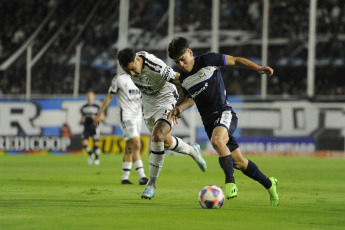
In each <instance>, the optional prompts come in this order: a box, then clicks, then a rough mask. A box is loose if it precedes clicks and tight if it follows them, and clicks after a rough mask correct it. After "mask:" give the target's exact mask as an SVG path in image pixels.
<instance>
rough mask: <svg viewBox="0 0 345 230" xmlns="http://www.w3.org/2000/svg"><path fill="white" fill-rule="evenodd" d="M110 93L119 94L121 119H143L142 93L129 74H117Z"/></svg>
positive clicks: (118, 101)
mask: <svg viewBox="0 0 345 230" xmlns="http://www.w3.org/2000/svg"><path fill="white" fill-rule="evenodd" d="M108 93H113V94H115V93H116V94H117V103H118V106H119V108H120V114H121V121H123V120H131V119H137V118H138V119H140V120H141V119H142V118H141V116H142V112H141V107H142V105H141V93H140V90H139V89H138V88H137V87H136V86H135V85H134V83H133V81H132V80H131V77H130V76H129V75H128V74H120V75H118V76H115V77H114V78H113V81H112V82H111V86H110V87H109V91H108Z"/></svg>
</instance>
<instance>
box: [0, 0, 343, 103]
mask: <svg viewBox="0 0 345 230" xmlns="http://www.w3.org/2000/svg"><path fill="white" fill-rule="evenodd" d="M175 2H176V5H175V33H176V34H181V33H182V34H185V35H186V36H189V35H191V34H192V36H195V39H191V40H192V42H193V43H192V44H191V45H192V46H193V45H196V46H198V45H199V44H208V43H210V38H209V35H205V36H204V34H207V31H208V34H209V32H210V29H211V8H212V1H202V2H200V1H196V0H191V1H187V2H185V1H184V2H183V1H182V0H176V1H175ZM182 2H183V6H182ZM168 3H169V1H155V0H136V1H131V3H130V4H131V6H130V12H129V19H130V22H129V25H130V28H131V30H130V36H129V42H130V44H132V45H133V46H134V48H136V49H138V50H140V49H145V50H147V51H149V52H152V53H154V54H155V55H157V56H158V57H160V58H162V59H166V43H162V40H164V38H166V36H167V17H168V16H167V10H168ZM270 3H271V5H270V10H269V23H270V24H269V38H270V46H269V61H268V63H269V64H270V65H271V66H272V67H273V68H274V69H275V77H274V78H272V79H271V80H270V81H268V94H269V95H276V96H279V97H291V96H293V97H302V98H303V97H306V62H307V42H308V24H309V14H308V13H306V12H308V9H309V0H291V1H284V0H271V1H270ZM220 4H221V7H220V9H221V12H220V31H221V36H220V38H219V39H220V47H219V50H220V52H224V53H229V54H231V55H233V56H244V57H247V58H250V59H253V60H256V61H260V58H261V43H260V42H258V40H259V39H261V27H262V22H261V21H262V10H261V9H262V1H258V0H256V1H250V0H244V1H225V0H221V1H220ZM118 5H119V1H112V0H104V1H93V0H85V1H77V0H55V1H54V0H50V1H44V0H28V1H11V0H4V1H1V2H0V6H1V7H0V15H1V16H0V19H1V20H0V26H1V28H4V29H2V30H1V31H0V65H1V64H2V63H3V62H4V61H5V60H7V59H8V58H9V57H10V56H11V55H12V54H13V53H14V52H15V51H16V50H17V49H18V48H19V47H20V46H21V45H23V43H24V42H25V41H27V40H28V38H29V37H30V36H31V35H32V34H33V33H34V31H35V30H36V29H37V28H38V27H39V25H40V24H41V23H42V22H43V21H44V19H45V18H46V17H47V16H48V15H49V13H50V12H51V13H52V16H51V18H50V19H49V22H48V23H47V24H46V25H44V26H43V28H42V30H41V31H40V33H39V34H38V36H36V37H35V38H34V40H33V42H32V47H33V55H35V54H37V53H38V52H39V51H40V50H41V49H42V48H44V47H45V46H46V45H47V44H49V43H50V42H51V45H49V47H48V49H47V51H46V52H45V53H44V55H43V56H42V57H41V58H40V59H39V60H38V61H37V63H36V64H35V65H34V67H33V69H32V82H33V84H32V93H33V94H58V95H61V94H71V93H72V92H73V77H74V61H73V60H74V55H75V47H76V45H77V44H78V43H80V42H81V43H82V44H83V49H82V62H81V64H82V68H81V80H80V87H79V92H80V93H85V92H86V91H87V90H88V89H89V88H92V89H93V90H94V91H95V93H104V92H106V91H107V88H108V85H109V82H110V81H111V79H112V77H113V75H114V74H115V73H116V57H115V54H116V52H117V49H116V42H117V36H118V35H117V33H118V24H117V22H118V17H119V9H118V8H119V7H118ZM17 9H19V10H17ZM53 11H54V12H53ZM344 11H345V2H343V1H337V0H331V1H318V12H317V41H318V42H317V45H316V57H317V60H316V71H315V73H316V80H315V92H316V95H317V96H330V97H337V96H342V95H344V94H345V80H344V78H343V77H342V73H343V72H344V70H345V57H344V42H345V13H344ZM206 12H209V13H206ZM291 15H294V16H293V17H291ZM205 31H206V32H205ZM229 34H230V37H231V39H229V36H228V35H229ZM54 36H55V37H54ZM207 36H208V37H207ZM193 38H194V37H193ZM208 49H209V48H205V47H203V46H200V47H196V48H194V50H195V52H196V55H197V54H198V53H202V52H205V51H208ZM25 66H26V55H25V52H24V53H23V54H22V55H21V56H20V57H19V58H18V59H17V60H16V61H15V62H14V63H13V64H12V65H10V67H9V68H7V69H5V70H2V71H0V93H1V94H5V95H14V94H23V93H25V75H26V69H25V68H26V67H25ZM224 71H225V72H224V76H229V77H228V78H226V79H225V83H226V85H227V89H228V93H229V94H230V95H251V96H255V95H258V94H260V78H259V77H258V76H257V75H255V74H253V72H251V71H247V70H244V69H238V68H233V69H227V70H224Z"/></svg>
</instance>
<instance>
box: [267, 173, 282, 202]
mask: <svg viewBox="0 0 345 230" xmlns="http://www.w3.org/2000/svg"><path fill="white" fill-rule="evenodd" d="M269 179H270V181H271V182H272V186H271V187H270V188H269V189H267V191H268V194H269V195H270V202H271V206H278V205H279V196H278V193H277V186H278V180H277V178H275V177H270V178H269Z"/></svg>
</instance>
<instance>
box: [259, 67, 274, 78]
mask: <svg viewBox="0 0 345 230" xmlns="http://www.w3.org/2000/svg"><path fill="white" fill-rule="evenodd" d="M258 72H259V73H260V74H267V75H268V76H270V77H271V76H272V75H273V72H274V70H273V69H272V68H271V67H269V66H263V67H260V68H259V69H258Z"/></svg>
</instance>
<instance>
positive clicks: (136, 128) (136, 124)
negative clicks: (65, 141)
mask: <svg viewBox="0 0 345 230" xmlns="http://www.w3.org/2000/svg"><path fill="white" fill-rule="evenodd" d="M115 93H116V94H117V102H118V105H119V108H120V120H121V129H122V131H123V134H124V139H125V141H126V146H125V153H124V154H123V160H122V180H121V184H133V183H132V182H131V181H130V180H129V175H130V173H131V169H132V162H134V167H135V170H136V171H137V174H138V177H139V184H140V185H146V183H147V181H148V179H147V177H146V175H145V172H144V165H143V162H142V160H141V157H140V146H141V143H140V132H141V123H142V111H141V107H142V104H141V94H140V90H139V89H138V88H137V87H136V86H135V85H134V83H133V81H132V80H131V77H130V76H129V75H127V74H121V75H118V76H115V77H114V79H113V81H112V83H111V86H110V88H109V91H108V95H107V97H106V98H105V100H104V102H103V105H102V107H101V109H100V111H99V114H98V115H97V117H96V118H95V120H94V121H95V124H96V125H97V123H98V122H99V121H101V119H102V116H101V114H102V113H104V111H105V109H106V108H107V107H108V105H109V103H110V102H111V101H112V99H113V97H114V95H115Z"/></svg>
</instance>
